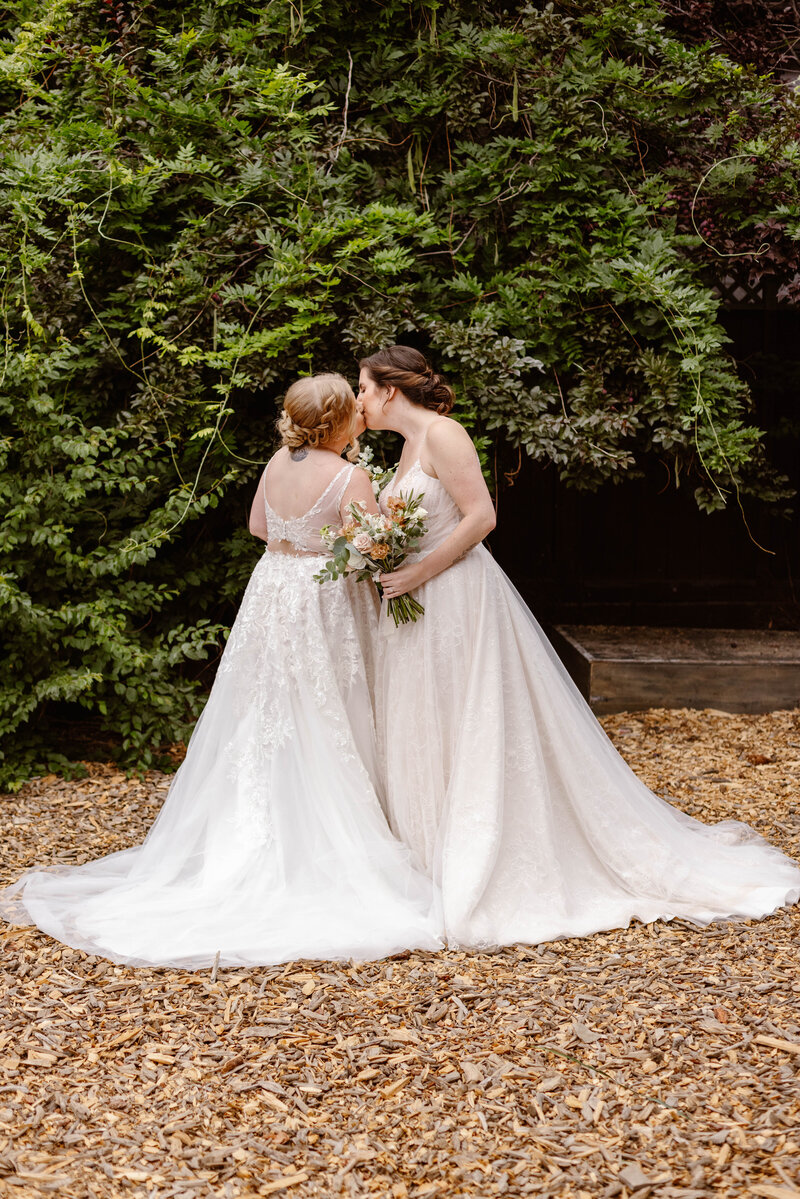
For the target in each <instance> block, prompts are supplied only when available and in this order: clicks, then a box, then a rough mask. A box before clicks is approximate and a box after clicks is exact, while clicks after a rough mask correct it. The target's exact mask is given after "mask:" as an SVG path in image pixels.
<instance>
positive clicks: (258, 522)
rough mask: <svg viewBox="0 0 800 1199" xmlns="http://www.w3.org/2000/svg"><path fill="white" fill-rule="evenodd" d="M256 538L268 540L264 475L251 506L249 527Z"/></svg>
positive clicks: (259, 481)
mask: <svg viewBox="0 0 800 1199" xmlns="http://www.w3.org/2000/svg"><path fill="white" fill-rule="evenodd" d="M247 527H248V528H249V530H250V532H251V533H252V534H253V536H254V537H260V538H261V540H262V541H266V540H267V510H266V508H265V507H264V474H263V473H262V475H261V478H260V479H259V480H258V487H257V488H256V494H255V495H254V496H253V503H252V504H251V506H250V520H249V522H248V526H247Z"/></svg>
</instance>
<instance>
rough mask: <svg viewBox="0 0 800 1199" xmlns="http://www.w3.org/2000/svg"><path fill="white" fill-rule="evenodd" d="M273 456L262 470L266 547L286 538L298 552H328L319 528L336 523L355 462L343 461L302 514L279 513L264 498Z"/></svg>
mask: <svg viewBox="0 0 800 1199" xmlns="http://www.w3.org/2000/svg"><path fill="white" fill-rule="evenodd" d="M273 461H274V459H272V460H271V461H270V463H269V464H268V465H267V469H266V470H265V471H264V510H265V512H266V516H267V548H268V549H271V548H272V547H273V545H274V543H275V542H278V541H286V542H289V544H290V545H291V546H292V547H293V548H294V551H295V553H297V554H302V555H305V554H327V552H328V551H327V549H326V548H325V545H324V543H323V541H322V538H321V537H320V530H321V529H324V528H325V526H326V525H333V524H338V523H339V521H340V519H341V516H340V512H339V507H340V505H341V502H342V498H343V496H344V493H345V492H346V491H347V487H348V484H349V482H350V479H351V477H352V474H353V471H354V470H355V465H354V464H352V463H351V464H347V463H346V464H345V465H344V466H343V467H342V469H341V470H340V471H338V472H337V473H336V474H335V475H334V476H333V478H332V479H331V481H330V483H329V484H328V486H327V487H326V488H325V490H324V491H323V493H322V495H321V496H320V497H319V499H318V500H317V501H316V502H315V503H314V504H313V506H312V507H311V508H309V509H308V511H307V512H304V513H303V514H302V515H301V516H290V517H285V516H281V515H280V513H278V512H276V511H275V509H274V508H273V507H272V505H271V504H270V502H269V500H268V499H267V478H268V476H269V468H270V466H271V465H272V462H273Z"/></svg>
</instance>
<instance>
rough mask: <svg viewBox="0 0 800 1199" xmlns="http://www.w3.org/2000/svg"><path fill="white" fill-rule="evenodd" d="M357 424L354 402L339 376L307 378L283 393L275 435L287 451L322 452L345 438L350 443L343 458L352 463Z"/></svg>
mask: <svg viewBox="0 0 800 1199" xmlns="http://www.w3.org/2000/svg"><path fill="white" fill-rule="evenodd" d="M357 423H358V411H357V409H356V398H355V395H354V394H353V389H352V387H351V386H350V384H349V383H348V382H347V380H346V379H345V378H344V376H343V375H335V374H328V375H307V376H305V377H304V378H302V379H298V380H297V382H296V383H293V384H292V386H291V387H290V388H289V390H288V391H287V392H286V395H285V396H284V400H283V411H282V412H281V415H280V417H279V419H278V432H279V433H280V436H281V444H282V445H285V446H288V447H289V449H290V450H299V449H302V448H303V447H304V446H307V447H308V449H311V450H313V449H317V448H318V447H323V448H324V447H325V446H327V445H329V444H330V442H332V441H336V440H338V438H339V437H345V436H346V437H347V438H348V440H349V443H350V449H349V450H348V451H347V457H348V459H349V460H350V461H351V462H354V461H355V460H356V458H357V457H358V439H357V438H356V437H355V436H354V433H355V428H356V424H357Z"/></svg>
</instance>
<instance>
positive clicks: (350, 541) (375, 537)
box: [314, 491, 428, 627]
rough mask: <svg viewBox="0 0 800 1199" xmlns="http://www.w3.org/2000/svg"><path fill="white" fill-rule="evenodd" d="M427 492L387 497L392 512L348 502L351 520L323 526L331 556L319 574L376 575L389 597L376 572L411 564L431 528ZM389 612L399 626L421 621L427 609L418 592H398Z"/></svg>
mask: <svg viewBox="0 0 800 1199" xmlns="http://www.w3.org/2000/svg"><path fill="white" fill-rule="evenodd" d="M422 498H423V497H422V495H415V494H414V492H413V491H412V492H409V494H408V495H407V496H392V497H391V498H390V499H389V500H388V501H387V506H388V508H389V513H390V515H389V516H382V515H381V514H380V513H371V512H366V511H365V509H364V506H363V504H362V503H361V501H359V500H354V501H353V502H352V503H351V504H348V507H347V512H348V518H347V520H346V521H345V523H344V524H343V525H342V527H341V528H340V529H334V528H332V527H331V526H330V525H326V526H325V528H324V529H321V530H320V537H321V538H322V541H323V543H324V544H325V545H326V546H327V548H328V549H329V550H330V552H331V555H332V556H331V560H330V562H328V563H326V565H325V566H324V567H323V569H322V570H321V571H319V572H318V573H317V574H315V575H314V578H315V579H316V581H317V582H318V583H326V582H328V580H329V579H338V578H341V576H342V575H345V574H352V572H353V571H357V572H358V573H357V575H356V578H358V579H369V578H371V579H372V580H373V582H374V583H375V586H376V587H377V588H378V593H379V595H380V596H381V598H383V588H382V587H381V585H380V583H379V582H378V580H377V578H376V576H377V575H379V574H389V573H390V572H391V571H393V570H397V568H398V567H399V566H401V565H402V563H403V562H405V560H406V558H407V557H408V555H409V554H411V553H413V551H414V550H415V549H416V548H417V546H418V545H419V542H420V540H421V538H422V535H423V533H424V532H425V517H426V516H427V515H428V514H427V512H426V511H425V509H424V508H422V507H420V503H421V501H422ZM388 608H389V615H390V616H391V617H392V619H393V621H394V623H395V627H396V626H397V625H400V624H407V623H408V622H409V621H410V620H416V619H417V617H419V616H421V615H422V613H423V612H424V611H425V609H424V608H423V606H422V604H420V603H419V602H418V601H417V600H415V599H414V597H413V596H412V595H397V596H393V597H392V599H390V600H389V601H388Z"/></svg>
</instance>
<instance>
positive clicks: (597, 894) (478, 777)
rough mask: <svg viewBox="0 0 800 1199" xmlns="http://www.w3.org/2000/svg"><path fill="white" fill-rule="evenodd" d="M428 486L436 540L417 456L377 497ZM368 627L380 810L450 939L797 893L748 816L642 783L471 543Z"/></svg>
mask: <svg viewBox="0 0 800 1199" xmlns="http://www.w3.org/2000/svg"><path fill="white" fill-rule="evenodd" d="M401 490H402V491H405V492H406V493H407V492H409V491H411V490H413V491H414V492H415V494H419V493H420V492H423V493H424V499H423V503H424V506H425V508H426V510H427V512H428V531H427V533H426V535H425V537H424V539H423V542H422V545H421V548H420V551H419V553H420V554H421V555H424V554H426V553H429V552H430V551H431V550H433V549H434V548H435V547H436V546H437V545H438V544H440V543H441V542H442V541H443V540H444V539H445V538H446V537H447V535H448V534H449V533H450V532H451V530H452V529H453V528H454V527H455V526H456V524H457V523H458V522H459V520H460V519H461V514H460V512H459V510H458V508H457V507H456V505H455V503H454V502H453V500H452V499H451V497H450V495H449V494H448V492H447V491H446V489H445V488H444V486H443V485H442V483H441V482H439V480H438V479H435V478H433V477H431V476H429V475H427V474H426V473H425V472H424V471H423V470H422V467H421V465H420V463H419V461H417V462H416V463H415V464H414V465H413V466H412V468H411V470H410V471H408V472H407V474H406V475H405V476H404V477H403V478H402V479H400V480H398V479H395V480H393V481H392V483H391V484H390V485H389V487H388V488H386V489H385V490H384V492H383V494H382V497H381V500H382V504H385V502H386V499H388V497H389V496H391V495H396V494H399V493H400V491H401ZM414 594H415V596H416V598H417V599H419V600H420V602H421V603H422V604H423V605H424V607H425V615H424V616H423V617H421V619H420V620H419V621H418V622H417V623H415V624H407V625H401V626H400V627H399V628H397V629H395V627H394V625H393V622H392V621H391V620H389V619H388V617H387V616H386V614H385V611H384V613H383V615H382V618H381V622H380V631H379V651H378V680H377V695H376V699H377V729H378V744H379V750H380V754H381V758H382V764H383V770H384V774H385V778H386V811H387V815H388V818H389V821H390V824H391V826H392V828H393V829H394V831H395V833H396V834H397V836H398V837H399V838H400V839H401V840H402V841H404V842H405V843H406V844H407V845H408V846H409V847H410V848H411V849H412V850H413V852H414V855H415V859H416V862H417V864H418V865H419V866H420V867H421V868H422V869H424V870H425V871H426V872H428V873H429V874H430V875H431V877H432V878H433V879H434V881H435V883H436V884H437V886H438V887H439V888H440V889H441V902H442V907H443V922H444V928H443V931H444V933H445V935H446V938H447V940H448V942H449V943H450V945H451V946H460V947H464V948H466V947H472V948H489V947H492V946H498V945H505V944H511V943H514V942H525V943H536V942H540V941H546V940H551V939H553V938H557V937H565V936H570V937H575V936H585V935H587V934H589V933H593V932H597V931H599V930H602V929H611V928H617V927H621V926H625V925H627V924H628V923H629V921H630V920H631V919H632V918H634V917H638V919H639V920H642V921H651V920H655V919H657V918H663V919H669V918H670V917H675V916H681V917H684V918H686V919H689V920H692V921H695V922H697V923H699V924H706V923H708V922H709V921H712V920H716V919H724V918H726V917H759V916H764V915H765V914H766V913H768V912H771V911H773V910H774V909H775V908H777V907H779V906H781V905H782V904H786V903H789V902H791V901H794V900H796V899H798V897H800V868H798V866H797V864H796V863H794V862H793V861H791V860H790V859H789V858H787V857H785V856H784V855H783V854H782V853H780V852H779V851H778V850H777V849H774V848H773V847H772V846H770V845H769V844H768V843H767V842H766V841H764V840H763V839H762V838H761V837H759V836H758V835H757V834H756V833H755V832H754V831H753V830H752V829H750V828H749V827H748V826H747V825H744V824H740V823H738V822H735V821H725V822H723V823H721V824H717V825H714V826H712V827H709V826H706V825H704V824H702V823H701V822H699V821H697V820H694V819H692V818H691V817H689V816H686V815H684V814H683V813H681V812H679V811H678V810H677V809H675V808H674V807H672V806H671V805H670V804H669V803H667V802H665V801H664V800H662V799H660V798H658V796H656V795H654V794H653V793H652V792H651V791H650V790H649V789H648V788H647V787H646V786H645V785H644V784H643V783H642V782H641V781H640V780H639V779H638V778H637V777H636V775H635V774H634V773H633V772H632V771H631V770H630V769H629V767H628V766H627V765H626V763H625V762H624V761H623V759H622V758H621V757H620V756H619V754H618V753H617V752H616V750H615V749H614V747H613V745H612V744H611V742H610V741H609V739H608V738H607V737H606V735H605V733H604V732H603V730H602V728H601V726H600V725H599V724H598V722H597V720H596V719H595V717H594V715H593V714H592V712H591V710H590V708H589V706H588V705H587V704H586V702H585V701H584V699H583V697H582V696H581V694H580V693H579V691H578V690H577V688H576V687H575V685H574V684H573V682H572V680H571V679H570V677H569V675H568V673H567V671H566V670H565V668H564V667H563V665H562V664H561V662H560V660H559V659H558V657H557V655H556V653H555V651H554V650H553V649H552V647H551V646H550V644H549V642H548V641H547V639H546V638H545V636H544V634H543V633H542V631H541V629H540V627H539V625H538V624H537V622H536V620H535V619H534V617H533V615H532V613H531V612H530V611H529V609H528V608H527V606H526V605H525V603H524V602H523V600H522V598H521V596H520V595H519V594H518V592H517V591H516V590H515V589H514V587H513V586H512V584H511V583H510V581H509V580H508V578H507V577H506V576H505V574H504V573H503V571H502V570H501V569H500V567H499V566H498V565H497V564H496V563H495V561H494V560H493V558H492V557H491V555H490V554H489V553H488V551H487V550H486V549H485V548H484V547H483V546H478V547H477V548H475V549H473V550H471V551H470V552H469V553H468V554H467V555H466V556H465V557H464V558H462V559H461V560H460V561H458V562H456V563H455V564H454V565H453V566H451V567H450V568H449V569H447V570H445V571H443V572H442V573H441V574H439V575H436V576H435V577H434V578H432V579H430V580H429V581H428V582H427V583H425V584H424V585H423V586H422V587H420V588H418V589H416V590H415V592H414Z"/></svg>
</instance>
